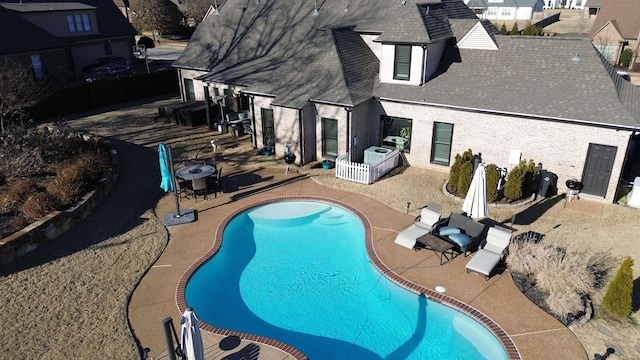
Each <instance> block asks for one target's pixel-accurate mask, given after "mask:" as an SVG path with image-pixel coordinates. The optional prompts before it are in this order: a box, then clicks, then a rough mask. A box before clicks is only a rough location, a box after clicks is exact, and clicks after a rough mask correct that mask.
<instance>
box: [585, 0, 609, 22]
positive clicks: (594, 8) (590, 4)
mask: <svg viewBox="0 0 640 360" xmlns="http://www.w3.org/2000/svg"><path fill="white" fill-rule="evenodd" d="M603 2H604V0H588V1H587V3H586V4H585V5H584V11H585V15H587V16H586V17H587V18H588V19H591V18H592V17H593V18H595V17H596V16H598V14H599V13H600V8H601V7H602V3H603Z"/></svg>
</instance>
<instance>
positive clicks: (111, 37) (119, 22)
mask: <svg viewBox="0 0 640 360" xmlns="http://www.w3.org/2000/svg"><path fill="white" fill-rule="evenodd" d="M0 19H2V21H0V38H1V39H2V46H0V57H10V58H13V59H15V60H17V61H19V62H22V63H24V64H27V65H30V66H31V67H33V69H34V74H35V76H36V77H38V78H39V77H43V76H47V77H48V78H49V80H50V81H51V83H52V84H53V85H54V86H58V87H63V86H69V85H74V84H76V83H77V82H78V81H84V78H81V77H79V76H78V73H80V72H81V70H82V68H83V67H84V66H86V65H87V64H89V63H91V62H92V61H93V60H95V59H96V58H98V57H102V56H106V55H114V56H123V57H125V58H126V59H130V60H132V46H133V36H134V35H135V34H136V31H135V30H134V29H133V27H132V26H131V25H130V24H129V23H128V22H127V20H126V19H125V17H124V16H123V15H122V14H121V13H120V11H119V10H118V8H117V7H116V6H115V4H114V3H113V1H112V0H82V1H81V2H67V1H55V0H53V1H51V0H49V1H42V0H29V1H13V2H9V1H6V2H3V1H0Z"/></svg>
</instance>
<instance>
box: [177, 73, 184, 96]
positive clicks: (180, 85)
mask: <svg viewBox="0 0 640 360" xmlns="http://www.w3.org/2000/svg"><path fill="white" fill-rule="evenodd" d="M182 84H184V81H182V69H178V89H180V100H181V101H185V100H184V86H183V85H182Z"/></svg>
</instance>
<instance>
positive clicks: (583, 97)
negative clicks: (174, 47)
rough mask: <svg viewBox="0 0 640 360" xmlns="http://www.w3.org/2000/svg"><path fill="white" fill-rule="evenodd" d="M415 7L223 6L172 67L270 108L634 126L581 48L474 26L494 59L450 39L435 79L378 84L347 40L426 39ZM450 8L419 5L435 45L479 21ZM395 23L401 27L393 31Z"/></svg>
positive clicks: (362, 3)
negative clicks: (266, 98) (435, 108)
mask: <svg viewBox="0 0 640 360" xmlns="http://www.w3.org/2000/svg"><path fill="white" fill-rule="evenodd" d="M319 3H321V2H319ZM417 3H418V1H417V0H413V1H411V0H409V1H407V3H406V5H404V6H402V5H399V2H395V1H393V2H388V1H375V2H374V1H367V0H353V1H350V2H349V4H350V6H349V8H348V11H347V12H344V3H343V2H339V1H330V0H327V1H325V2H324V3H321V4H322V6H321V7H320V9H319V12H320V15H319V16H313V15H312V11H313V4H312V3H309V2H290V1H284V0H271V1H262V2H260V5H254V4H255V3H254V2H253V1H251V2H248V3H246V6H247V7H246V8H242V7H241V6H239V5H238V3H232V2H228V3H227V4H226V5H225V7H224V8H223V9H221V11H220V15H219V16H211V17H209V18H208V19H207V20H205V21H204V22H203V23H201V24H200V25H199V26H198V29H197V30H196V33H195V34H194V36H193V37H192V39H191V41H190V42H189V45H188V46H187V48H186V49H185V51H184V52H183V54H182V56H181V57H180V58H179V59H178V60H176V62H175V63H174V66H176V67H181V68H190V69H199V70H204V71H208V74H207V75H205V76H203V77H201V78H202V79H203V80H205V81H211V82H222V83H229V84H238V85H243V86H246V87H247V89H248V90H249V91H254V92H258V93H265V94H273V95H275V96H276V99H275V100H274V104H277V105H281V106H287V107H293V108H302V107H303V106H304V105H305V104H306V102H307V101H308V100H309V99H318V100H322V101H328V102H335V103H340V104H351V105H356V104H358V103H360V102H362V101H366V100H367V99H370V98H371V97H372V96H374V95H375V96H379V97H385V98H393V99H398V100H409V101H417V102H420V101H423V100H424V101H425V102H426V103H433V104H438V105H442V106H456V107H466V108H471V109H480V110H486V111H489V112H502V113H515V114H530V115H532V116H535V117H548V118H558V119H572V120H576V121H587V122H594V123H610V124H616V125H622V126H638V121H637V120H635V119H634V118H633V117H632V116H631V115H630V113H629V112H628V111H627V110H625V109H624V107H623V106H622V105H621V103H620V101H619V100H618V98H617V95H616V92H615V88H614V86H613V82H612V80H611V78H610V77H609V75H608V73H607V71H606V69H605V68H604V67H603V65H602V63H601V61H600V59H599V57H598V55H597V54H596V51H595V50H594V49H593V46H592V45H591V44H590V42H589V41H587V40H585V41H581V40H569V39H555V38H542V37H507V36H500V35H496V34H498V31H497V29H496V28H495V27H494V26H493V25H491V24H490V23H489V22H488V21H481V23H482V25H483V27H484V28H485V29H487V32H488V33H489V34H490V35H491V36H493V38H494V40H495V41H496V43H497V44H498V46H499V50H493V51H489V50H472V49H457V48H456V47H455V40H453V39H451V40H449V45H448V46H447V49H446V50H445V53H444V54H443V60H442V61H441V63H440V67H439V69H438V71H437V72H436V75H434V77H433V78H432V79H430V80H429V81H428V82H427V83H426V84H424V85H423V86H406V85H398V84H380V83H378V78H377V73H376V72H377V70H376V69H377V68H378V66H379V64H378V60H377V58H375V57H374V56H373V54H372V53H371V50H370V49H369V48H368V47H367V46H366V44H365V43H364V41H363V40H361V38H360V37H359V36H357V34H356V33H358V32H368V33H373V34H382V36H381V38H383V39H385V38H386V39H395V40H397V41H400V40H402V42H403V43H418V44H419V43H421V42H423V41H425V39H430V35H433V34H435V33H438V31H440V30H441V29H443V28H444V27H442V28H441V27H437V26H436V27H435V28H434V29H438V31H435V30H433V29H432V30H433V31H431V32H430V30H429V28H428V25H425V20H424V16H423V15H424V11H423V12H420V11H419V9H426V5H420V7H418V5H417ZM243 4H245V3H243ZM310 4H311V5H310ZM420 4H422V3H420ZM460 4H463V3H462V2H461V1H459V0H443V1H442V2H433V3H431V4H430V5H429V12H430V13H431V12H433V13H434V18H435V17H438V16H441V18H444V17H446V18H448V22H449V24H450V25H448V26H447V27H448V28H449V30H448V31H450V34H451V35H449V34H445V33H444V32H440V33H439V35H437V36H439V37H441V38H442V37H445V38H446V37H450V36H456V37H458V38H460V37H461V36H463V35H464V33H465V32H466V31H468V29H470V28H471V27H472V26H473V25H474V24H476V23H477V22H478V21H480V20H477V19H475V18H474V19H470V18H468V17H467V16H468V14H469V13H467V11H466V10H464V9H462V8H461V7H460ZM447 9H449V10H451V12H447V11H446V10H447ZM439 10H445V11H444V13H438V11H439ZM458 11H459V13H458ZM469 11H470V10H469ZM473 16H474V17H475V15H473ZM457 17H461V19H459V18H457ZM399 19H402V21H399ZM400 22H402V23H406V24H411V26H405V25H406V24H405V25H403V26H399V25H398V23H400ZM409 29H411V31H409ZM400 35H401V36H400ZM576 53H580V54H581V56H580V57H581V60H580V62H578V63H576V64H574V63H573V62H572V61H571V58H572V57H573V56H574V55H575V54H576ZM374 70H376V71H374ZM372 88H373V90H370V89H372Z"/></svg>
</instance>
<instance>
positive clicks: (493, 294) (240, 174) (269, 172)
mask: <svg viewBox="0 0 640 360" xmlns="http://www.w3.org/2000/svg"><path fill="white" fill-rule="evenodd" d="M245 141H248V140H245ZM222 166H223V167H224V174H225V178H226V179H227V181H228V183H229V184H230V185H231V186H230V188H231V189H232V190H231V191H230V192H228V193H225V194H219V195H218V197H217V198H213V197H209V200H207V201H203V200H199V201H198V202H195V201H194V200H193V199H190V200H186V201H183V202H181V208H182V209H187V208H192V209H195V210H197V216H198V219H197V221H195V222H192V223H188V224H182V225H176V226H170V227H167V231H168V233H169V243H168V245H167V247H166V248H165V250H164V252H163V253H162V254H161V255H160V257H159V258H158V259H157V261H156V262H155V264H154V265H153V266H152V267H151V268H150V269H149V270H148V272H147V274H146V275H145V276H144V277H143V279H142V280H141V282H140V283H139V285H138V287H137V288H136V290H135V291H134V293H133V294H132V297H131V301H130V304H129V321H130V325H131V328H132V329H133V332H134V335H135V336H136V337H137V339H138V341H139V343H140V345H141V346H142V347H145V348H150V349H151V351H150V353H149V356H150V357H154V358H156V359H166V358H168V355H167V350H166V349H167V346H166V343H165V340H164V332H163V328H162V324H161V322H162V319H164V318H166V317H171V318H172V319H173V322H174V325H175V326H176V329H177V331H178V333H179V332H180V316H181V314H180V311H179V307H178V304H177V297H176V290H177V289H178V288H179V282H180V280H181V278H182V277H183V274H184V273H185V272H186V271H187V270H188V269H189V267H190V266H192V264H194V263H195V262H197V261H198V260H199V259H200V258H201V257H202V256H203V255H204V254H206V253H207V252H208V251H209V250H210V249H211V248H212V247H213V246H214V245H215V239H216V231H217V230H218V226H219V224H220V223H221V222H223V220H224V219H225V218H226V217H227V216H228V215H229V214H231V213H234V212H236V211H238V210H239V209H242V208H245V207H247V206H250V205H251V204H254V203H257V202H260V201H264V200H267V199H272V198H278V197H283V196H312V197H322V198H327V199H331V200H336V201H339V202H342V203H345V204H347V205H349V206H351V207H353V208H355V209H357V210H358V211H360V212H362V213H363V214H365V215H366V217H367V218H368V219H369V221H370V222H371V226H372V238H373V247H374V249H375V252H376V254H377V255H378V257H379V259H380V261H381V262H382V263H383V264H385V265H386V266H387V267H388V268H389V269H391V270H392V271H393V272H394V273H396V274H398V275H399V276H401V277H403V278H405V279H407V280H408V281H410V282H412V283H415V284H417V285H420V286H422V287H425V288H429V289H434V288H435V287H436V286H438V285H442V286H444V287H445V288H446V289H447V291H446V295H448V296H450V297H453V298H455V299H457V300H459V301H461V302H464V303H466V304H468V305H470V306H471V307H473V308H475V309H477V310H478V311H480V312H482V313H483V314H485V315H486V316H488V317H489V318H491V319H492V320H493V321H495V322H496V323H497V324H498V325H499V326H500V327H501V328H502V329H503V330H504V331H505V332H506V333H507V334H508V335H509V337H510V338H511V339H512V340H513V342H514V343H515V345H516V347H517V349H518V351H519V353H520V355H521V357H522V358H523V359H530V358H552V359H586V358H587V355H586V353H585V350H584V348H583V347H582V345H581V344H580V342H579V341H578V339H577V338H576V336H575V335H574V334H573V333H572V332H571V331H570V330H569V329H568V328H567V327H565V326H564V325H563V324H562V323H560V322H559V321H557V320H556V319H554V318H553V317H552V316H550V315H548V314H547V313H546V312H544V311H543V310H541V309H540V308H538V307H537V306H536V305H534V304H533V303H531V302H530V301H529V300H528V299H527V298H526V297H525V296H524V295H522V293H521V292H520V290H519V289H518V288H517V287H516V285H515V284H514V282H513V280H512V279H511V276H510V274H509V272H508V271H503V272H502V273H499V274H496V275H494V276H492V277H491V278H490V279H489V280H485V278H484V277H483V276H478V275H475V274H467V273H466V270H465V264H466V263H467V261H468V260H469V258H468V257H467V258H465V257H464V256H458V257H457V258H455V259H454V260H453V261H450V262H448V263H446V264H444V265H442V266H440V265H439V260H438V258H437V256H436V255H435V253H433V252H432V251H429V250H424V249H423V250H420V251H417V252H414V251H411V250H409V249H406V248H404V247H401V246H398V245H397V244H395V243H394V242H393V241H394V239H395V237H396V235H397V233H398V232H399V231H401V230H403V229H405V228H406V227H407V226H408V225H409V224H410V223H411V222H412V221H413V219H414V215H409V214H405V213H401V212H398V211H397V210H394V209H392V208H390V207H388V206H387V205H384V204H382V203H380V202H378V201H376V200H374V199H372V198H370V197H367V196H364V195H360V194H355V193H351V192H347V191H342V190H338V189H333V188H328V187H325V186H322V185H319V184H318V183H316V182H315V181H313V180H312V179H310V178H308V177H306V176H302V175H301V174H298V173H296V172H289V173H288V174H285V172H284V171H283V170H284V168H282V169H281V168H273V167H271V168H256V169H254V168H251V169H247V168H245V167H242V166H238V165H235V164H232V163H231V164H227V163H222ZM249 179H250V180H249ZM171 211H175V201H174V198H173V196H171V195H166V196H164V197H163V198H162V199H161V200H160V201H159V203H158V206H157V207H156V215H157V216H158V217H159V218H160V219H162V217H163V214H165V213H167V212H171ZM445 216H446V214H445ZM203 335H204V341H205V355H206V359H223V358H225V357H227V356H230V355H231V356H230V357H229V358H234V357H233V356H236V357H239V356H240V355H241V354H245V355H248V354H250V355H251V357H247V358H252V359H269V360H270V359H293V357H291V356H290V355H288V354H286V353H285V352H282V351H280V350H278V349H277V348H275V347H272V346H269V345H266V344H263V343H254V342H251V341H242V343H239V344H234V346H232V347H230V346H228V344H229V343H232V342H233V341H230V340H229V339H225V336H221V335H215V334H212V333H208V332H203ZM223 340H225V341H223ZM252 344H255V345H257V347H256V346H254V345H252ZM234 354H235V355H234Z"/></svg>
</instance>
